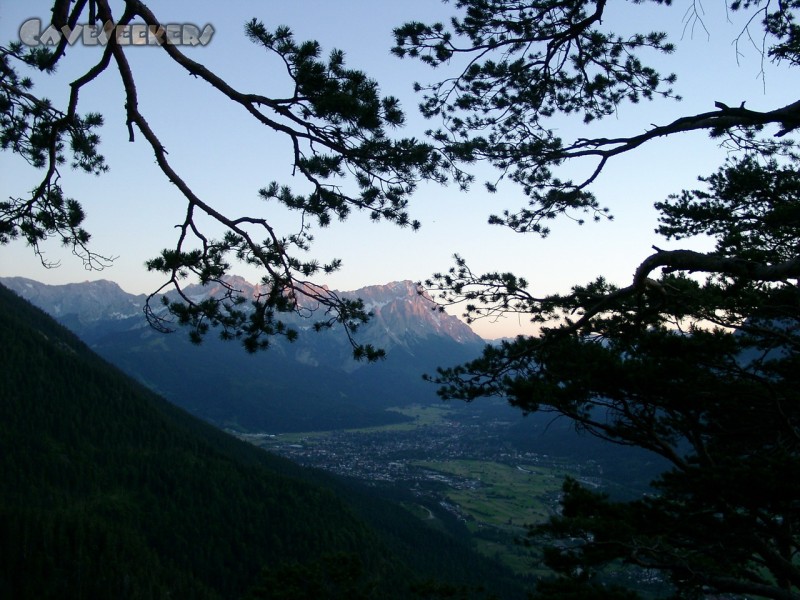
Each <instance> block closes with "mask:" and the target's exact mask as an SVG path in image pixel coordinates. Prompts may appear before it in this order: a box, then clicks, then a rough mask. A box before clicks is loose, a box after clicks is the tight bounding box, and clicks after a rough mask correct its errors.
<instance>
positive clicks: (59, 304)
mask: <svg viewBox="0 0 800 600" xmlns="http://www.w3.org/2000/svg"><path fill="white" fill-rule="evenodd" d="M229 282H230V283H231V284H233V285H234V286H235V287H236V289H238V290H241V292H242V293H243V294H245V295H253V294H257V293H258V292H259V291H260V290H259V288H258V287H257V286H255V285H253V284H250V283H248V282H247V281H245V280H244V279H241V278H235V279H232V280H230V281H229ZM0 283H3V284H4V285H6V286H7V287H8V288H10V289H11V290H13V291H15V292H16V293H17V294H19V295H20V296H22V297H23V298H25V299H27V300H29V301H30V302H31V303H33V304H34V305H36V306H38V307H39V308H41V309H43V310H44V311H45V312H47V313H49V314H50V315H52V316H54V317H55V318H57V319H58V320H59V321H60V322H61V323H62V324H63V325H65V326H67V327H69V328H70V329H72V331H74V332H75V333H76V334H78V336H79V337H81V338H82V339H83V340H84V341H85V342H86V343H88V344H89V345H90V346H91V347H92V349H94V350H95V351H96V352H98V353H99V354H100V355H101V356H103V357H104V358H106V359H107V360H109V361H111V362H112V363H114V364H115V365H117V366H118V367H119V368H121V369H122V370H123V371H125V372H126V373H128V374H129V375H132V376H133V377H135V378H136V379H138V380H139V381H141V382H142V383H144V384H145V385H147V386H148V387H150V388H151V389H153V390H155V391H157V392H158V393H160V394H161V395H163V396H164V397H166V398H167V399H168V400H170V401H172V402H174V403H175V404H177V405H178V406H181V407H182V408H185V409H187V410H188V411H189V412H191V413H193V414H195V415H196V416H199V417H201V418H203V419H205V420H207V421H210V422H212V423H214V424H216V425H218V426H221V427H231V428H235V429H241V430H248V431H252V430H260V431H273V432H281V431H310V430H320V429H338V428H343V427H365V426H372V425H379V424H386V423H393V422H399V421H402V420H403V419H404V417H402V416H400V415H399V414H398V413H396V412H392V411H387V410H386V409H387V408H390V407H394V406H402V405H407V404H412V403H431V402H438V398H437V397H436V394H435V391H436V389H435V387H434V386H433V385H431V384H428V383H425V382H423V381H422V378H421V376H422V374H423V373H432V372H434V371H435V369H436V367H438V366H452V365H454V364H458V363H461V362H464V361H466V360H470V359H472V358H475V357H477V356H478V355H479V354H480V352H481V350H482V348H483V347H484V345H485V342H484V341H483V340H482V339H481V338H480V337H479V336H478V335H477V334H475V333H474V332H473V331H472V330H471V329H470V328H469V327H468V326H467V325H466V324H464V323H463V322H461V321H460V320H459V319H457V318H456V317H453V316H452V315H448V314H446V313H443V312H441V311H439V310H436V306H435V304H434V302H433V301H432V300H431V298H430V297H429V296H428V295H427V294H425V293H422V294H420V293H418V290H417V287H416V285H415V284H414V283H413V282H411V281H400V282H392V283H389V284H386V285H382V286H368V287H364V288H361V289H358V290H353V291H351V292H337V293H339V294H340V295H341V296H343V297H350V298H355V297H359V298H361V299H362V300H363V301H364V304H365V306H366V307H367V309H368V310H369V311H371V312H372V313H373V317H372V318H371V319H370V322H369V323H367V324H366V325H364V326H362V327H361V328H359V331H358V334H357V336H358V337H357V340H358V341H359V342H360V343H370V344H373V345H374V346H377V347H380V348H383V349H385V350H386V352H387V359H386V360H385V361H381V362H379V363H378V364H365V363H363V362H357V361H354V360H353V358H352V348H351V347H350V345H349V343H348V341H347V339H346V336H344V335H343V333H342V332H341V330H337V329H336V328H334V329H333V330H331V331H323V332H319V333H317V332H312V331H304V330H308V329H311V328H312V326H313V323H314V319H313V317H312V318H311V319H308V320H303V319H301V318H300V317H297V316H296V315H292V314H289V315H286V320H287V321H289V322H290V323H291V324H292V325H293V326H294V327H296V328H298V329H300V330H301V335H300V337H299V339H298V340H297V341H296V342H294V343H289V342H287V341H285V340H282V339H279V340H276V341H275V343H274V344H273V345H272V346H271V347H270V349H268V350H267V351H265V352H261V353H258V354H256V355H255V356H251V355H247V354H246V353H245V352H244V350H243V349H242V348H241V346H240V345H239V344H238V343H236V342H220V341H219V340H218V339H216V336H214V335H213V334H212V335H209V336H208V338H207V339H206V340H205V341H204V342H203V344H202V345H200V346H199V347H198V346H194V345H192V344H190V343H189V342H188V336H187V333H186V332H185V331H182V330H180V329H179V330H178V331H177V332H176V333H174V334H171V335H166V334H162V333H159V332H156V331H155V330H153V329H152V328H150V327H149V326H148V325H147V324H146V321H145V319H144V315H143V312H142V306H143V305H144V302H145V299H146V298H145V296H144V295H138V296H136V295H133V294H127V293H126V292H124V291H123V290H122V289H121V288H120V287H119V286H118V285H116V284H115V283H112V282H109V281H98V282H85V283H78V284H68V285H59V286H49V285H45V284H41V283H38V282H36V281H33V280H30V279H25V278H21V277H14V278H0ZM186 291H187V292H188V293H189V294H190V295H192V296H193V297H195V298H197V299H202V298H203V297H206V296H208V295H209V294H217V293H220V292H221V289H216V288H215V287H214V286H205V287H202V286H188V287H187V290H186Z"/></svg>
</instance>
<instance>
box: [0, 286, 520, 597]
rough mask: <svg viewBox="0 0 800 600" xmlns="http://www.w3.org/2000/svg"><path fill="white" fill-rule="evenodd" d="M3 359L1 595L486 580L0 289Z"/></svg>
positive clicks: (288, 593) (350, 590)
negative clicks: (150, 387)
mask: <svg viewBox="0 0 800 600" xmlns="http://www.w3.org/2000/svg"><path fill="white" fill-rule="evenodd" d="M0 365H2V366H1V367H0V368H1V369H2V378H3V382H2V387H0V473H2V478H0V556H2V558H3V559H2V561H0V597H3V598H55V597H58V598H112V597H113V598H166V597H168V596H169V597H172V598H235V597H242V596H244V595H247V594H248V593H253V592H255V593H256V594H257V595H258V596H259V597H302V596H305V595H308V594H312V595H315V596H317V597H351V598H358V597H364V598H368V597H380V598H392V597H397V598H403V597H417V596H416V595H415V594H414V593H412V591H411V589H410V587H411V586H410V582H412V581H415V580H422V579H427V578H429V577H432V576H434V575H435V574H436V573H437V572H438V574H440V575H441V576H442V577H444V578H445V579H449V580H450V581H458V580H461V581H463V582H464V583H466V584H467V585H469V586H471V587H474V585H475V584H476V583H477V582H478V581H484V582H485V583H486V584H487V585H488V587H490V588H492V587H493V586H494V584H495V581H494V579H495V578H494V577H492V576H491V575H490V573H492V569H493V567H492V566H491V565H488V564H485V563H484V562H483V561H482V560H481V559H478V558H477V557H475V555H472V554H471V553H469V552H466V551H465V549H464V548H462V547H459V546H458V544H456V543H454V542H453V540H449V539H446V538H443V537H441V536H437V535H433V533H435V532H428V530H427V529H426V528H425V527H424V525H423V524H421V523H418V522H416V521H414V520H413V519H411V518H408V519H406V520H405V521H404V518H405V517H404V515H403V514H402V512H401V509H396V508H395V507H392V506H389V505H386V506H383V507H380V508H378V507H376V506H375V505H372V506H371V507H370V509H369V510H363V509H356V508H354V507H353V506H351V505H349V504H348V503H347V501H346V500H345V499H342V497H341V496H340V495H338V494H337V493H335V492H334V491H333V490H332V489H331V487H330V485H333V484H332V483H330V482H327V483H328V484H329V485H328V486H327V487H323V486H321V485H318V484H317V483H316V482H315V481H312V480H314V479H315V478H321V477H323V476H322V475H318V474H315V473H309V472H307V471H302V470H300V469H299V468H298V467H296V466H295V465H292V464H291V463H288V462H286V461H283V460H280V459H278V458H276V457H273V456H270V455H268V454H266V453H264V452H262V451H260V450H257V449H255V448H252V447H250V446H247V445H245V444H242V443H240V442H238V441H236V440H235V439H233V438H231V437H229V436H227V435H225V434H223V433H222V432H219V431H217V430H215V429H214V428H212V427H211V426H208V425H206V424H204V423H202V422H200V421H198V420H195V419H193V418H191V417H189V416H188V415H186V414H185V413H183V411H181V410H179V409H177V408H175V407H173V406H171V405H169V404H168V403H166V402H165V401H163V400H161V399H160V398H159V397H157V396H155V395H154V394H152V393H151V392H149V391H147V390H146V389H145V388H143V387H142V386H140V385H138V384H135V383H133V382H132V381H131V380H129V379H127V378H125V377H124V376H122V375H121V374H120V373H119V372H118V371H116V370H115V369H114V368H112V367H110V366H109V365H108V364H106V363H104V362H102V361H101V360H99V359H98V358H97V357H96V356H94V355H93V354H92V353H91V352H90V351H89V350H88V349H87V348H86V347H85V346H84V345H83V344H82V343H81V342H80V341H78V340H77V338H75V337H74V336H73V335H71V334H69V333H68V332H67V331H66V330H65V329H63V328H62V327H61V326H59V325H57V324H56V323H55V322H54V321H53V320H51V319H50V318H49V317H47V316H46V315H45V314H44V313H42V312H40V311H39V310H38V309H35V308H33V307H32V306H30V305H29V304H27V303H26V302H24V301H22V300H20V299H19V298H17V297H16V296H14V295H13V294H12V293H11V292H9V291H8V290H6V289H5V288H2V287H0ZM359 502H360V503H363V502H364V499H363V498H361V499H360V500H359ZM359 510H361V513H360V514H359ZM370 514H371V515H380V519H381V520H383V521H384V522H385V523H384V525H381V524H380V523H377V522H375V521H376V520H377V519H376V518H375V517H373V522H371V523H370V522H368V519H369V518H370V517H369V516H368V515H370ZM385 525H389V527H385ZM381 527H384V528H383V529H381ZM398 528H399V529H400V530H402V531H404V532H406V533H407V534H409V535H406V536H405V539H397V538H394V539H393V538H392V537H391V536H390V535H389V534H388V533H386V532H387V531H388V530H389V529H395V530H397V529H398ZM411 534H413V535H411ZM512 587H513V586H512ZM495 589H500V594H501V595H503V596H507V597H508V596H510V595H511V594H512V593H513V592H510V591H509V588H508V587H505V588H504V587H503V586H502V585H500V588H495Z"/></svg>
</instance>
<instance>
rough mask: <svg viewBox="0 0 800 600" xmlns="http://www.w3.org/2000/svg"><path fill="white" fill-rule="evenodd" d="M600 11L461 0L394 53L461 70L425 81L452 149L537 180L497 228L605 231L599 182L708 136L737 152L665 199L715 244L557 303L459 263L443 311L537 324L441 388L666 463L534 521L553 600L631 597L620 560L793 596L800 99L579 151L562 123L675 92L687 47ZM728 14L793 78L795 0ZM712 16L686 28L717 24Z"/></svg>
mask: <svg viewBox="0 0 800 600" xmlns="http://www.w3.org/2000/svg"><path fill="white" fill-rule="evenodd" d="M606 4H607V2H606V1H605V0H596V1H589V0H568V1H566V2H561V1H552V0H545V1H544V2H523V1H518V0H459V1H457V2H455V7H456V9H458V11H459V16H458V17H457V18H454V19H453V20H452V21H451V23H449V24H447V25H445V24H442V23H434V24H425V23H421V22H414V23H407V24H405V25H403V26H402V27H399V28H397V29H396V31H395V33H396V42H397V44H396V47H395V50H394V52H395V53H396V54H397V55H399V56H401V57H413V58H417V59H420V60H422V61H423V62H425V63H427V64H429V65H431V66H432V67H434V68H435V69H436V71H434V73H437V74H438V73H440V72H441V71H442V70H445V72H446V74H447V75H446V76H445V77H442V78H441V79H439V80H438V81H435V82H434V83H431V84H425V85H418V86H417V87H418V90H419V91H420V92H421V93H422V94H423V101H422V110H423V112H424V113H425V114H426V115H427V116H429V117H430V118H432V119H437V120H438V122H439V123H440V125H439V126H438V128H434V129H433V130H432V131H431V135H432V137H433V139H434V140H435V141H436V142H437V143H438V144H440V145H441V146H442V147H443V148H444V149H445V150H444V152H445V153H452V155H454V156H460V157H462V158H466V159H468V160H484V161H488V162H489V163H491V164H492V165H494V166H495V167H496V168H497V169H499V170H500V173H501V176H502V177H505V178H508V179H511V180H512V181H514V182H516V183H518V184H519V185H520V186H521V187H522V189H523V191H524V193H525V194H526V195H527V197H528V204H527V205H526V206H525V207H523V208H521V209H519V210H516V211H514V210H507V211H505V212H503V213H501V214H499V215H495V216H493V217H491V219H490V220H491V222H493V223H496V224H501V225H505V226H508V227H510V228H511V229H513V230H514V231H517V232H534V233H537V234H539V235H542V236H546V235H547V233H548V232H549V228H550V224H551V222H552V220H553V219H554V218H555V217H558V216H559V215H567V216H570V217H572V218H573V219H578V220H580V219H583V218H584V217H583V216H582V215H581V213H584V214H585V215H588V216H589V217H590V218H592V219H594V220H602V219H604V218H605V217H607V216H608V215H609V212H608V209H607V208H605V207H602V206H601V204H600V203H599V201H598V199H597V198H596V197H595V196H594V194H593V193H592V183H593V182H594V181H595V179H596V177H597V176H598V174H599V173H600V172H601V171H602V170H603V169H604V168H605V167H606V165H607V164H608V163H609V161H613V160H615V159H616V158H617V157H618V156H619V155H621V154H623V153H627V152H635V151H636V149H637V148H639V147H640V146H642V145H643V144H653V143H656V140H657V139H658V138H661V137H665V136H675V135H677V134H682V133H685V132H689V131H705V132H707V133H708V134H709V135H710V136H711V138H713V139H714V140H715V141H716V142H717V143H720V144H722V145H724V146H725V147H726V148H727V149H728V150H729V153H728V159H727V161H726V162H725V163H724V164H723V165H722V166H721V167H720V168H719V169H718V170H717V172H715V173H712V174H710V175H705V174H701V175H704V176H703V177H701V178H700V184H699V186H698V189H695V190H684V191H682V192H680V193H677V194H675V195H673V196H671V197H669V198H667V199H665V200H662V201H659V202H658V203H656V205H655V206H656V208H657V210H658V211H659V214H660V223H659V228H658V233H660V234H661V235H663V236H664V237H665V238H666V239H667V240H672V241H681V240H684V239H687V238H692V237H697V236H708V237H709V238H710V239H712V240H713V241H714V248H713V249H712V250H710V251H707V252H699V251H695V250H690V249H677V250H662V249H660V248H657V247H654V253H653V254H651V255H650V256H646V257H644V258H643V260H642V261H641V263H640V264H639V266H638V268H637V269H636V271H635V273H634V275H633V278H632V280H631V281H630V282H629V283H628V284H627V285H623V286H618V285H615V284H613V283H611V282H610V281H608V280H607V279H605V278H599V279H597V280H595V281H592V282H589V283H587V284H580V285H575V286H574V287H572V289H571V290H570V292H569V293H565V294H550V295H548V294H541V295H538V294H536V293H535V292H533V291H531V289H530V286H529V284H528V282H527V281H525V280H524V279H523V278H520V277H518V276H515V275H514V274H512V273H508V272H493V273H486V274H476V273H474V272H473V271H472V270H471V269H470V267H469V266H468V264H467V261H466V260H465V259H464V258H462V257H458V256H457V257H456V264H455V266H453V267H452V268H451V269H450V270H449V271H448V272H446V273H439V274H436V275H434V276H433V277H432V278H431V280H430V281H428V282H427V285H428V286H429V287H432V288H434V289H436V290H438V294H439V297H440V300H441V301H442V303H444V304H448V303H449V304H458V303H463V304H464V306H465V307H466V308H465V311H464V314H465V316H466V317H467V318H468V319H478V318H487V317H489V318H491V317H495V316H499V315H505V314H520V315H526V316H527V317H528V318H530V319H531V321H533V322H534V323H538V324H539V325H540V326H541V331H542V333H541V335H539V336H536V337H519V338H517V339H516V340H514V341H509V342H505V343H503V344H502V345H499V346H493V347H487V348H486V350H485V352H484V353H483V356H482V357H480V358H478V359H477V360H475V361H472V362H470V363H468V364H464V365H461V366H459V367H455V368H452V369H446V370H440V371H439V373H438V375H437V376H435V377H433V378H432V379H434V380H435V381H437V382H438V383H439V384H440V393H441V395H442V396H443V397H445V398H459V399H463V400H467V401H471V400H473V399H476V398H479V397H481V396H487V395H501V396H505V397H507V398H509V401H510V402H511V403H512V404H513V405H515V406H518V407H519V408H520V409H521V410H523V411H526V412H529V411H551V412H553V413H555V414H558V415H564V416H567V417H569V418H570V419H572V420H573V421H574V423H575V425H576V427H578V428H579V429H582V430H585V431H587V432H589V433H591V434H593V435H596V436H599V437H601V438H604V439H606V440H609V441H611V442H616V443H619V444H626V445H634V446H639V447H642V448H646V449H648V450H650V451H652V452H655V453H656V454H659V455H661V456H663V457H664V458H666V459H667V460H668V461H669V462H670V463H671V468H670V469H669V470H668V471H667V472H665V473H664V474H663V475H661V476H660V477H659V478H658V479H657V480H656V481H655V482H653V486H654V492H653V494H652V495H650V496H648V497H646V498H643V499H641V500H638V501H634V502H626V503H622V502H616V501H611V500H610V499H609V498H607V497H605V496H603V495H601V494H598V493H596V492H593V491H590V490H587V489H585V488H584V487H582V486H581V485H579V484H578V483H576V482H575V481H568V482H567V483H566V484H565V487H564V501H563V514H560V515H558V516H557V517H554V518H552V520H551V521H550V522H549V523H548V524H546V525H544V526H541V527H537V528H535V529H534V530H532V534H533V535H534V536H536V537H538V538H540V539H541V538H544V539H545V540H550V541H551V542H552V543H553V549H551V551H550V552H549V553H548V558H547V560H548V562H549V563H550V564H551V565H552V566H553V567H554V568H555V569H556V570H557V571H559V572H560V573H562V575H563V576H564V579H562V580H560V581H556V582H554V583H551V584H547V585H544V586H541V587H540V591H539V593H540V596H541V597H554V598H562V597H601V596H603V595H606V596H608V597H627V594H626V593H625V592H623V591H621V590H618V589H611V588H610V587H604V586H602V585H600V582H601V581H602V579H601V575H602V573H603V572H604V571H603V568H604V567H608V565H618V564H620V561H622V562H623V563H627V564H632V565H638V566H640V567H643V568H645V569H653V570H656V571H658V572H660V573H661V574H662V575H663V576H665V577H668V578H669V579H670V580H671V582H672V584H673V586H674V590H675V592H676V593H677V594H678V595H679V596H680V597H696V596H703V595H711V596H714V597H720V595H724V594H741V595H743V596H747V597H765V598H775V599H789V598H798V597H800V562H798V553H799V552H800V535H799V534H798V532H800V487H798V481H800V477H798V473H800V396H798V390H800V386H799V385H798V384H799V383H800V381H798V376H799V375H798V374H800V355H799V354H798V352H799V351H800V334H799V333H798V325H800V291H799V290H798V280H799V279H800V255H798V250H800V218H799V217H800V185H799V184H800V178H799V177H798V170H799V168H800V161H798V156H797V154H796V151H795V147H794V145H793V143H792V141H791V140H790V137H789V135H790V134H791V133H793V132H795V131H796V130H797V128H798V126H800V100H798V101H795V102H793V103H790V104H788V105H784V106H781V105H777V106H775V107H774V108H773V109H771V110H767V111H763V112H760V111H754V110H750V109H747V108H745V107H744V103H742V104H741V105H739V103H738V100H737V102H736V106H734V105H733V103H725V102H722V101H717V102H716V103H715V106H714V107H709V108H710V110H709V111H708V112H704V113H700V114H686V115H685V116H683V117H681V118H679V119H677V120H674V121H673V122H671V123H663V124H658V123H654V124H653V125H651V126H650V127H649V128H648V129H647V130H646V131H642V132H640V133H634V134H632V135H620V136H618V137H605V136H599V135H598V136H597V137H594V138H592V137H580V138H575V139H565V138H563V137H562V134H560V133H559V131H558V130H557V129H556V126H555V124H554V117H559V116H560V117H563V115H575V118H578V119H582V120H583V121H584V122H585V123H586V124H590V123H593V122H595V121H597V120H600V119H603V118H605V117H608V116H611V115H616V114H624V109H625V105H626V104H628V103H636V102H639V101H643V100H648V101H649V100H652V101H659V102H667V101H670V99H671V98H675V97H676V94H675V92H674V91H673V85H674V84H675V83H676V81H678V79H677V77H676V76H675V75H672V74H662V73H660V72H659V70H658V69H656V68H654V67H651V66H648V64H647V60H648V56H652V54H653V53H658V54H670V53H671V52H672V51H673V49H674V47H673V45H672V44H671V43H670V42H669V41H668V36H667V34H666V33H663V32H657V31H655V32H647V31H642V32H640V33H636V34H633V35H627V34H625V35H623V34H621V33H620V34H618V33H616V32H615V31H614V27H615V24H614V16H613V15H611V14H606V13H608V11H607V7H606ZM659 4H662V3H659ZM663 4H667V5H668V4H669V3H663ZM634 8H635V7H629V8H628V9H626V10H631V11H632V10H634ZM727 8H728V10H729V11H731V13H738V12H744V13H745V14H746V19H745V20H744V21H745V23H746V25H745V28H744V29H743V30H742V31H741V32H740V34H739V40H742V39H758V40H759V44H761V46H760V47H761V49H762V53H763V60H764V61H765V62H766V61H775V62H777V63H781V64H782V66H784V67H786V69H784V73H785V72H786V71H787V70H788V72H789V73H791V68H794V67H796V66H797V64H798V60H800V53H799V52H800V44H798V39H799V35H800V28H798V25H797V22H796V18H797V14H798V8H800V3H798V2H796V1H793V0H789V1H788V2H780V3H773V2H762V1H759V0H755V1H748V2H738V1H735V2H730V3H728V7H727ZM663 10H676V9H671V8H668V7H664V8H663ZM680 10H684V9H680ZM696 10H699V9H698V5H696V4H695V5H694V6H693V7H690V8H689V10H688V12H687V15H688V17H689V18H690V19H702V18H703V17H702V15H701V14H700V13H699V12H692V11H696ZM762 40H763V44H762ZM453 65H460V66H458V67H457V68H456V70H455V72H453V71H450V70H447V69H451V68H454V67H453ZM464 65H465V66H464ZM462 67H463V68H462ZM739 100H741V99H739ZM587 160H589V161H594V162H593V167H592V168H591V169H590V170H589V171H588V173H589V174H588V176H586V177H585V178H583V179H581V180H570V179H565V178H560V177H559V169H560V168H561V167H562V166H563V165H564V164H565V163H574V162H576V161H587ZM488 186H489V189H490V190H492V191H494V190H495V189H496V187H495V185H494V184H488ZM606 572H607V571H606Z"/></svg>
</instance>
